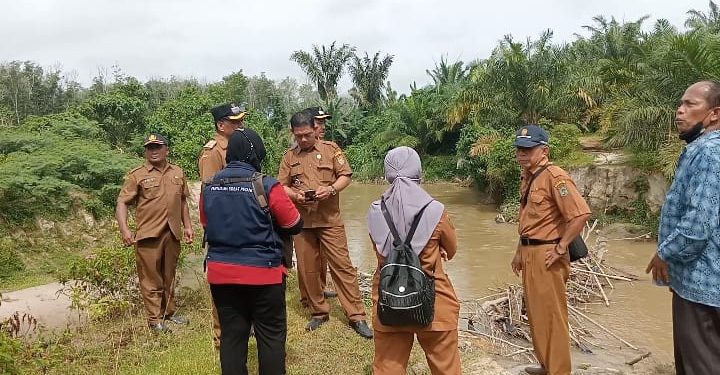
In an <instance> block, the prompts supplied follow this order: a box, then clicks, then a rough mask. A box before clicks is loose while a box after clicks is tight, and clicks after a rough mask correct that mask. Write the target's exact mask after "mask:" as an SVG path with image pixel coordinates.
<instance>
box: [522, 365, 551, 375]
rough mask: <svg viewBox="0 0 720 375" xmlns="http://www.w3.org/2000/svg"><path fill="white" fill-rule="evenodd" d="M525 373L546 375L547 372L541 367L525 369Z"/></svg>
mask: <svg viewBox="0 0 720 375" xmlns="http://www.w3.org/2000/svg"><path fill="white" fill-rule="evenodd" d="M525 372H527V373H528V374H529V375H546V374H547V370H545V369H544V368H542V367H535V366H532V367H525Z"/></svg>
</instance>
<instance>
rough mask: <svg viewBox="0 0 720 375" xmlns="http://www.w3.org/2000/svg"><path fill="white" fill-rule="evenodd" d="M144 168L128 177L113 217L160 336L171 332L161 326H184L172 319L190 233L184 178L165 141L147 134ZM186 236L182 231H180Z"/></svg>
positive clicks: (151, 322) (182, 320)
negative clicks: (131, 221) (131, 209)
mask: <svg viewBox="0 0 720 375" xmlns="http://www.w3.org/2000/svg"><path fill="white" fill-rule="evenodd" d="M143 146H144V147H145V160H146V162H145V164H144V165H142V166H140V167H137V168H135V169H133V170H131V171H130V173H128V175H127V178H126V179H125V183H124V184H123V187H122V190H120V194H119V196H118V199H117V207H116V213H115V217H116V218H117V221H118V225H119V227H120V234H121V236H122V241H123V243H124V244H125V246H130V245H133V244H134V245H135V250H136V252H135V256H136V259H137V271H138V277H139V279H140V292H141V294H142V297H143V301H144V303H145V311H146V313H147V316H148V324H149V326H150V328H151V329H153V330H155V331H159V332H166V331H169V328H168V327H167V325H165V323H164V320H169V321H171V322H174V323H177V324H187V323H188V320H187V319H185V318H183V317H180V316H177V315H175V310H176V306H175V295H174V290H175V268H176V267H177V260H178V257H179V255H180V238H181V237H183V235H184V237H185V242H186V243H188V244H190V243H192V242H193V236H194V233H193V228H192V223H191V222H190V212H189V209H188V205H187V197H188V196H189V195H190V192H189V190H188V186H187V182H186V180H185V174H184V173H183V171H182V169H180V167H178V166H177V165H174V164H170V163H168V161H167V155H168V141H167V139H165V137H163V136H162V135H160V134H155V133H153V134H150V135H148V137H147V138H145V142H144V143H143ZM129 205H134V206H136V210H135V219H136V221H137V232H136V233H133V232H132V231H131V230H130V228H129V227H128V206H129ZM181 224H182V227H183V228H184V231H183V232H181V231H180V227H181Z"/></svg>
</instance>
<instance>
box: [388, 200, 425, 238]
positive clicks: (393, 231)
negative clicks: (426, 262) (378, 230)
mask: <svg viewBox="0 0 720 375" xmlns="http://www.w3.org/2000/svg"><path fill="white" fill-rule="evenodd" d="M432 202H433V201H430V202H428V203H426V204H425V205H424V206H423V207H422V208H421V209H420V211H419V212H418V213H417V215H415V217H414V218H413V222H412V224H411V225H410V231H409V232H408V235H407V237H406V238H405V244H406V245H408V246H410V242H412V238H413V236H414V235H415V230H416V229H417V227H418V225H419V224H420V218H421V217H422V215H423V213H424V212H425V209H426V208H427V206H429V205H430V203H432ZM380 209H381V210H382V213H383V216H384V217H385V222H386V223H387V225H388V227H389V228H390V233H391V234H392V236H393V246H395V247H397V246H400V244H401V243H402V242H403V241H402V240H401V239H400V234H399V233H398V231H397V228H395V224H394V223H393V219H392V216H390V212H389V211H388V209H387V205H386V204H385V197H382V198H381V199H380Z"/></svg>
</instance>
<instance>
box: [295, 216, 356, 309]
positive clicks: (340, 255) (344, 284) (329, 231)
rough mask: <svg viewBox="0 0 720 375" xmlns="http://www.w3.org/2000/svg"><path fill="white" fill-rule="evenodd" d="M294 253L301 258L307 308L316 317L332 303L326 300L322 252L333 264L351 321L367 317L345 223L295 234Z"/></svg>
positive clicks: (299, 266)
mask: <svg viewBox="0 0 720 375" xmlns="http://www.w3.org/2000/svg"><path fill="white" fill-rule="evenodd" d="M295 253H296V255H297V261H298V275H299V277H298V282H299V284H300V290H301V291H302V290H303V288H305V290H306V292H307V298H308V308H309V309H310V313H311V314H312V316H313V317H325V316H328V314H329V313H330V305H329V304H328V303H327V301H325V296H324V294H323V291H324V288H323V285H322V276H321V274H322V273H323V272H325V271H324V269H322V261H321V256H323V255H324V256H325V259H327V262H328V266H329V268H330V277H332V280H333V284H335V290H336V291H337V294H338V300H339V301H340V305H341V306H342V308H343V311H344V312H345V315H346V316H347V317H348V319H349V320H350V321H359V320H365V305H364V304H363V301H362V299H361V298H360V288H359V287H358V282H357V269H356V268H355V267H353V265H352V262H351V261H350V252H349V251H348V246H347V237H346V235H345V226H342V225H341V226H337V227H329V228H306V229H303V231H302V232H301V233H300V234H299V235H297V236H295Z"/></svg>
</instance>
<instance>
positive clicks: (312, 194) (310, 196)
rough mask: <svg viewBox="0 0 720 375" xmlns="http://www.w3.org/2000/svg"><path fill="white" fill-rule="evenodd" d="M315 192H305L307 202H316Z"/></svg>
mask: <svg viewBox="0 0 720 375" xmlns="http://www.w3.org/2000/svg"><path fill="white" fill-rule="evenodd" d="M316 195H317V194H316V193H315V190H305V201H306V202H311V201H314V200H315V198H316Z"/></svg>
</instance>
